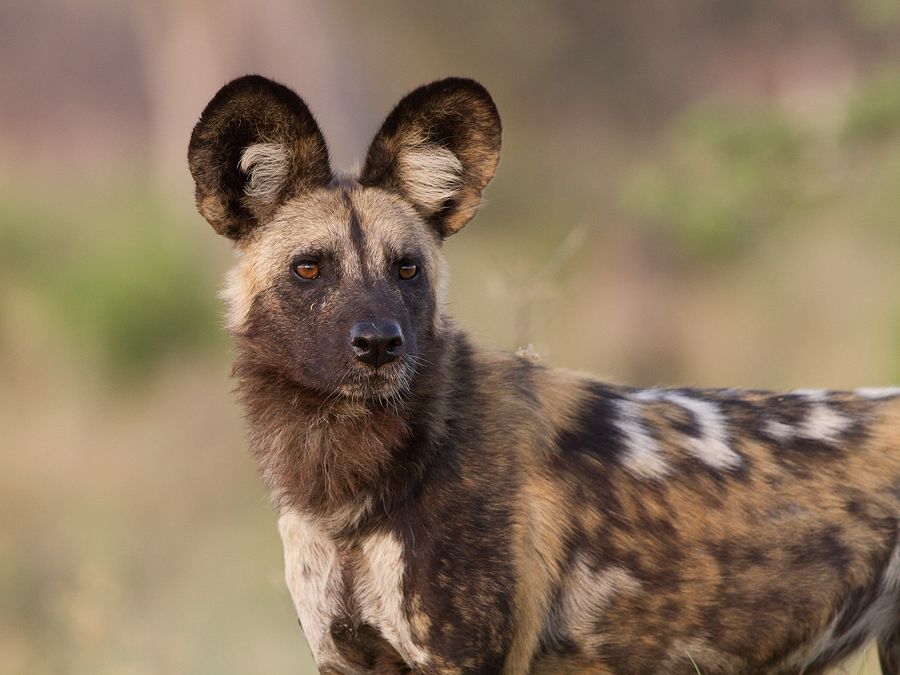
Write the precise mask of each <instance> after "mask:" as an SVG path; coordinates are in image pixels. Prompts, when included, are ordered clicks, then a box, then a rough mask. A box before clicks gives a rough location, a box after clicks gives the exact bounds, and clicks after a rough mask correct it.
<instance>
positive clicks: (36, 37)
mask: <svg viewBox="0 0 900 675" xmlns="http://www.w3.org/2000/svg"><path fill="white" fill-rule="evenodd" d="M247 72H259V73H263V74H266V75H269V76H271V77H274V78H276V79H279V80H281V81H283V82H284V83H286V84H289V85H291V86H292V87H294V88H295V89H296V90H297V91H298V92H299V93H300V94H301V95H302V96H303V97H304V98H305V100H306V101H307V102H308V103H309V105H310V106H311V108H312V109H313V110H314V111H315V113H316V114H317V116H318V118H319V120H320V123H321V125H322V127H323V129H324V132H325V134H326V137H327V138H328V140H329V143H330V145H331V149H332V154H333V158H334V164H335V165H336V166H337V167H339V168H343V169H352V168H353V166H354V163H355V161H356V158H358V157H360V156H361V155H362V154H363V153H364V151H365V148H366V144H367V142H368V141H369V139H370V138H371V136H372V134H373V133H374V132H375V130H376V129H377V127H378V125H379V124H380V121H381V120H382V119H383V117H384V115H386V114H387V112H388V111H389V109H390V107H391V106H392V105H393V104H394V103H395V102H396V101H397V100H398V99H399V98H400V96H402V95H403V94H404V93H406V92H407V91H409V90H410V89H411V88H413V87H415V86H417V85H419V84H422V83H425V82H428V81H431V80H433V79H436V78H438V77H443V76H446V75H452V74H454V75H464V76H469V77H474V78H476V79H478V80H480V81H482V82H483V83H484V84H485V85H486V86H487V87H488V89H489V90H490V91H491V92H492V93H493V94H494V96H495V99H496V102H497V104H498V106H499V109H500V111H501V115H502V117H503V120H504V127H505V131H504V141H503V143H504V149H503V159H502V161H501V164H500V169H499V172H498V174H497V176H496V178H495V180H494V182H493V184H492V185H491V186H490V187H489V188H488V191H487V194H486V196H487V200H486V204H485V206H484V207H483V209H482V211H481V213H480V214H479V216H478V217H477V218H476V219H475V220H474V221H473V222H472V223H470V225H469V226H468V227H467V228H466V229H465V230H464V231H463V232H462V233H461V234H460V235H458V236H455V237H453V238H452V239H451V240H449V241H448V242H447V244H446V251H447V255H448V257H449V259H450V263H451V269H452V271H453V281H452V293H451V295H452V304H453V306H452V311H453V313H454V314H455V315H456V316H457V317H458V318H459V320H460V322H462V323H463V324H464V325H466V326H468V327H470V328H471V330H472V331H473V332H474V333H476V334H477V335H478V336H480V338H481V339H483V340H484V341H486V342H489V343H492V344H494V345H497V346H499V347H503V348H506V349H516V348H518V347H520V346H525V345H527V344H532V345H533V346H534V349H535V350H536V351H537V352H538V353H539V354H540V355H541V356H542V357H543V358H544V360H545V361H548V362H550V363H553V364H555V365H559V366H565V367H570V368H578V369H585V370H591V371H594V372H596V373H599V374H601V375H603V376H605V377H608V378H610V379H613V380H616V381H620V382H626V383H633V384H640V385H653V384H671V385H681V384H691V385H701V386H746V387H766V388H792V387H826V388H852V387H857V386H864V385H865V386H876V385H887V384H891V383H893V384H896V383H898V382H900V215H898V214H900V3H897V2H896V0H793V1H792V2H782V1H780V0H632V1H631V2H598V1H597V0H517V1H512V0H502V1H501V0H495V1H486V0H460V1H458V2H452V3H448V2H442V1H440V0H374V1H373V0H330V1H328V2H325V1H316V0H221V1H220V0H125V1H123V0H3V1H2V3H0V673H23V674H24V673H29V674H32V673H33V674H41V673H72V674H85V675H87V674H90V675H99V674H105V673H110V674H113V673H115V674H129V675H131V674H134V675H138V674H143V673H210V674H213V673H215V674H223V673H247V672H251V673H287V672H292V673H293V672H306V673H312V672H314V670H313V666H312V662H311V660H310V658H309V656H308V653H307V651H306V647H305V643H304V641H303V638H302V636H301V632H300V630H299V628H298V626H297V622H296V619H295V616H294V613H293V609H292V607H291V603H290V599H289V597H288V593H287V591H286V589H285V587H284V583H283V581H282V563H281V548H280V542H279V540H278V535H277V531H276V527H275V518H274V516H273V514H272V511H271V508H270V506H269V503H268V501H267V499H266V496H265V494H264V492H263V489H262V485H261V482H260V480H259V479H258V477H257V475H256V470H255V467H254V465H253V462H252V460H251V458H250V454H249V451H248V447H247V441H246V438H245V435H244V430H243V426H242V422H241V419H240V411H239V410H238V409H237V407H236V406H235V404H234V403H233V401H232V398H231V394H230V390H231V389H232V386H233V385H232V383H231V382H230V380H229V368H230V365H229V364H230V359H231V355H230V353H229V346H228V343H227V340H226V339H225V337H224V335H223V333H222V330H221V318H220V305H219V301H218V299H217V297H216V292H217V289H218V288H219V285H220V279H221V276H222V274H223V272H224V271H225V269H226V268H227V267H228V265H229V264H230V263H231V261H232V254H231V251H230V248H229V245H228V243H227V242H226V241H225V240H224V239H222V238H220V237H217V236H215V234H214V233H213V231H212V229H211V228H210V227H209V226H208V225H207V224H206V222H205V221H203V220H202V219H201V218H200V216H198V215H197V214H196V212H195V210H194V206H193V186H192V183H191V179H190V176H189V174H188V171H187V166H186V161H185V150H186V146H187V142H188V138H189V135H190V131H191V128H192V126H193V124H194V122H195V121H196V119H197V116H198V115H199V113H200V111H201V110H202V108H203V106H204V105H205V104H206V102H207V101H208V100H209V99H210V98H211V96H212V95H213V94H214V93H215V91H216V90H217V89H218V88H219V87H220V86H221V85H222V84H223V83H224V82H225V81H227V80H228V79H230V78H232V77H235V76H238V75H241V74H244V73H247ZM873 661H874V659H869V663H868V668H869V672H873V671H874V672H877V666H875V665H874V664H873ZM861 667H865V664H863V666H861Z"/></svg>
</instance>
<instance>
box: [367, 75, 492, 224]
mask: <svg viewBox="0 0 900 675" xmlns="http://www.w3.org/2000/svg"><path fill="white" fill-rule="evenodd" d="M499 160H500V115H499V114H498V113H497V108H496V106H495V105H494V102H493V100H491V96H490V94H488V92H487V90H486V89H485V88H484V87H482V86H481V85H480V84H478V83H477V82H475V81H474V80H467V79H462V78H455V77H451V78H447V79H445V80H438V81H437V82H432V83H431V84H428V85H425V86H424V87H419V88H418V89H416V90H415V91H413V92H412V93H410V94H407V95H406V96H405V97H404V98H403V99H402V100H401V101H400V103H398V104H397V107H396V108H394V110H393V111H392V112H391V114H390V115H388V117H387V119H386V120H385V121H384V124H382V126H381V129H380V130H379V131H378V133H377V134H376V135H375V139H374V140H373V141H372V145H371V146H370V147H369V152H368V154H367V155H366V161H365V164H364V165H363V169H362V173H361V174H360V179H359V180H360V183H361V184H363V185H367V186H370V187H380V188H383V189H386V190H390V191H392V192H396V193H398V194H400V195H401V196H403V197H404V198H405V199H407V200H408V201H409V202H410V203H411V204H412V205H413V206H414V207H415V208H416V210H417V211H418V212H419V213H420V214H421V215H422V217H423V218H425V220H426V221H427V222H429V223H430V224H431V226H432V227H434V228H435V229H436V230H437V232H438V233H439V234H440V236H441V237H442V238H443V237H449V236H450V235H451V234H453V233H454V232H457V231H458V230H460V229H462V227H463V226H464V225H465V224H466V223H467V222H469V220H471V218H472V216H474V215H475V211H477V210H478V205H479V203H480V202H481V191H482V190H483V189H484V188H485V186H486V185H487V184H488V182H490V180H491V178H492V177H493V175H494V170H495V169H496V168H497V162H498V161H499Z"/></svg>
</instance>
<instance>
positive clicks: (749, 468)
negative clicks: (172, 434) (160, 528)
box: [189, 76, 900, 675]
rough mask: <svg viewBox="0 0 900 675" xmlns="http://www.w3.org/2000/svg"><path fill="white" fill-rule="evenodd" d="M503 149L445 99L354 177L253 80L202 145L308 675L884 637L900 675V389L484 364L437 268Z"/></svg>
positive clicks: (467, 92) (749, 664)
mask: <svg viewBox="0 0 900 675" xmlns="http://www.w3.org/2000/svg"><path fill="white" fill-rule="evenodd" d="M499 151H500V120H499V117H498V115H497V111H496V108H495V107H494V104H493V102H492V101H491V98H490V96H489V95H488V93H487V92H486V91H485V90H484V89H483V88H482V87H481V86H480V85H478V84H477V83H475V82H472V81H470V80H463V79H454V78H451V79H447V80H441V81H438V82H434V83H432V84H430V85H427V86H425V87H421V88H419V89H417V90H415V91H414V92H412V93H411V94H409V95H408V96H407V97H405V98H404V99H403V100H402V101H401V102H400V103H399V104H398V106H397V107H396V108H395V109H394V111H393V112H392V113H391V114H390V115H389V116H388V118H387V119H386V120H385V122H384V124H383V126H382V127H381V129H380V131H379V132H378V134H377V135H376V137H375V139H374V141H373V142H372V145H371V147H370V149H369V151H368V154H367V157H366V160H365V162H364V164H363V166H362V169H361V171H360V172H359V174H358V175H354V176H348V175H338V174H335V173H333V171H332V169H331V167H330V164H329V160H328V151H327V147H326V145H325V141H324V138H323V136H322V134H321V132H320V130H319V128H318V126H317V124H316V122H315V120H314V119H313V117H312V115H311V114H310V112H309V110H308V109H307V107H306V105H305V104H304V103H303V101H301V100H300V98H299V97H297V95H296V94H294V93H293V92H292V91H290V90H289V89H287V88H285V87H283V86H281V85H278V84H275V83H273V82H271V81H269V80H266V79H264V78H261V77H257V76H248V77H244V78H240V79H238V80H235V81H234V82H231V83H230V84H228V85H226V86H225V87H224V88H223V89H222V90H221V91H220V92H219V93H218V94H217V95H216V96H215V98H213V100H212V101H211V102H210V104H209V106H207V108H206V110H205V111H204V113H203V115H202V117H201V119H200V121H199V122H198V124H197V126H196V128H195V130H194V134H193V136H192V138H191V143H190V149H189V161H190V167H191V172H192V174H193V176H194V179H195V181H196V186H197V202H198V206H199V209H200V212H201V213H202V214H203V216H204V217H205V218H206V219H207V220H208V221H209V222H210V223H211V224H212V225H213V227H214V228H215V229H216V231H217V232H219V233H221V234H223V235H225V236H227V237H229V238H230V239H232V240H233V242H234V245H235V247H236V249H237V250H238V252H239V254H240V261H239V263H238V264H237V266H236V268H235V269H234V271H233V272H232V273H231V275H230V277H229V281H228V285H227V290H226V293H225V295H226V299H227V302H228V310H227V325H228V330H229V331H230V333H231V334H232V336H233V338H234V341H235V344H236V348H237V361H236V364H235V373H236V376H237V377H238V378H239V387H238V389H239V393H240V397H241V400H242V401H243V404H244V406H245V408H246V415H247V420H248V422H249V427H250V431H251V435H252V440H253V447H254V450H255V453H256V456H257V458H258V460H259V465H260V467H261V471H262V474H263V476H264V478H265V481H266V483H267V485H268V487H269V489H270V491H271V493H272V496H273V499H274V502H275V504H276V506H277V509H278V513H279V517H280V520H279V527H280V531H281V536H282V539H283V541H284V548H285V561H286V566H287V581H288V586H289V587H290V591H291V594H292V597H293V599H294V603H295V606H296V609H297V613H298V616H299V618H300V622H301V624H302V626H303V630H304V631H305V633H306V637H307V640H308V641H309V645H310V648H311V649H312V652H313V654H314V656H315V659H316V662H317V664H318V666H319V668H320V670H321V671H322V672H323V673H342V674H344V673H346V674H351V673H353V674H355V673H360V674H362V673H421V674H423V675H425V674H435V675H437V674H439V673H473V674H474V673H504V674H507V675H519V674H521V675H525V674H529V673H530V674H534V675H539V674H542V673H597V674H604V675H606V674H610V675H612V674H618V675H628V674H638V673H680V674H685V675H686V674H688V673H692V672H695V665H694V663H696V667H698V668H699V670H700V672H701V673H703V675H716V674H723V675H728V674H732V673H750V672H752V673H772V674H777V673H815V672H819V671H821V670H822V669H823V668H824V667H825V666H827V665H830V664H833V663H835V662H836V661H838V660H840V659H841V658H843V657H844V656H846V655H847V654H849V653H851V652H852V651H853V650H856V649H858V648H859V647H861V646H862V645H863V644H865V643H866V642H867V641H868V640H870V639H872V638H876V639H877V640H878V644H879V656H880V658H881V663H882V667H883V669H884V670H885V672H886V673H892V674H894V675H900V638H898V628H900V606H898V602H900V548H898V546H900V540H898V524H900V390H898V389H875V390H859V391H856V392H849V393H837V392H823V391H795V392H791V393H783V394H778V393H770V392H756V391H749V392H747V391H735V390H715V391H709V390H694V389H672V390H665V389H649V390H640V389H630V388H625V387H619V386H613V385H610V384H605V383H603V382H600V381H597V380H594V379H591V378H589V377H584V376H580V375H575V374H572V373H567V372H563V371H559V370H554V369H550V368H547V367H545V366H543V365H540V364H537V363H534V362H533V361H532V360H530V359H525V358H520V357H518V356H514V355H510V354H506V353H502V352H498V351H494V350H490V349H486V348H484V347H481V346H479V345H478V344H476V343H474V342H473V341H472V340H471V339H469V338H468V337H467V336H466V335H465V334H464V333H462V332H461V331H459V330H458V329H457V328H456V327H455V326H454V324H453V322H452V321H451V320H450V319H449V318H448V317H447V316H446V314H445V308H444V304H445V286H446V270H445V263H444V259H443V257H442V255H441V242H442V241H443V239H444V238H446V237H447V236H449V235H451V234H453V233H455V232H456V231H458V230H459V229H460V228H462V227H463V225H465V224H466V222H468V221H469V219H470V218H471V217H472V216H473V215H474V213H475V211H476V209H477V208H478V205H479V200H480V195H481V191H482V190H483V189H484V187H485V186H486V185H487V183H488V181H490V179H491V177H492V176H493V173H494V169H495V168H496V165H497V161H498V159H499Z"/></svg>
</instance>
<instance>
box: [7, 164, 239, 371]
mask: <svg viewBox="0 0 900 675" xmlns="http://www.w3.org/2000/svg"><path fill="white" fill-rule="evenodd" d="M147 184H148V181H147V180H146V179H145V178H141V177H135V178H133V179H130V180H128V179H125V180H118V181H116V182H114V183H111V184H105V185H102V186H91V185H84V186H78V189H77V190H75V189H73V188H72V186H69V187H68V192H67V193H66V194H62V195H59V194H57V195H54V198H53V199H46V198H44V199H40V198H39V197H37V196H35V195H33V194H29V193H28V192H27V191H24V190H23V191H20V192H18V193H13V192H11V191H10V190H9V189H7V191H6V193H5V194H3V195H2V196H0V205H2V208H0V265H2V266H3V269H4V272H3V274H4V276H6V277H7V280H8V281H9V282H15V283H18V284H22V285H26V286H27V287H29V288H30V289H32V290H33V291H34V293H35V295H36V297H38V298H39V299H40V303H41V305H42V307H43V309H44V311H45V312H46V320H47V323H48V325H49V326H53V329H54V330H55V331H58V333H59V335H60V336H61V337H63V339H64V341H65V342H66V343H67V344H69V346H70V347H71V348H73V349H74V350H75V351H79V352H83V353H85V355H90V356H91V357H92V358H91V361H92V363H93V364H94V365H97V364H99V365H100V367H102V368H104V369H105V370H106V371H107V373H108V374H109V375H111V376H113V377H130V376H139V375H140V376H143V375H147V374H148V373H150V372H152V371H153V370H154V369H155V368H156V367H157V366H159V364H160V363H161V362H162V361H164V360H165V359H166V358H169V357H171V356H172V355H173V354H178V353H181V352H183V351H185V350H188V351H190V350H194V351H197V350H199V351H206V350H207V349H208V348H209V347H211V346H215V347H217V348H222V347H224V345H225V344H226V343H225V341H224V338H223V337H222V336H221V331H220V330H217V328H218V326H219V324H220V321H219V315H220V308H219V303H218V300H217V298H216V289H217V288H218V286H219V284H220V279H219V278H218V277H219V272H220V269H219V266H216V265H213V264H211V261H210V255H209V249H210V246H209V245H208V244H209V242H206V241H203V242H201V240H200V238H199V237H196V236H192V234H191V233H192V230H194V229H197V230H200V229H201V227H200V226H201V225H202V224H203V222H202V220H200V219H199V218H191V219H189V218H186V217H183V216H181V217H179V216H177V215H176V214H183V213H185V209H173V208H172V205H171V203H170V198H167V197H166V196H164V195H163V194H162V192H160V191H154V190H152V189H148V188H146V187H145V186H146V185H147ZM204 234H205V232H204Z"/></svg>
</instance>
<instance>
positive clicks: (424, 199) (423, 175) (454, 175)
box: [399, 144, 463, 213]
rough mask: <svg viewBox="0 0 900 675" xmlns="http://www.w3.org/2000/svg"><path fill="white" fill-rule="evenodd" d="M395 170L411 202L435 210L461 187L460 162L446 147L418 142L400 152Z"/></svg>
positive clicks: (451, 197) (461, 168)
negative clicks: (418, 143)
mask: <svg viewBox="0 0 900 675" xmlns="http://www.w3.org/2000/svg"><path fill="white" fill-rule="evenodd" d="M399 165H400V166H399V169H400V171H399V174H400V178H401V180H402V181H403V188H404V190H405V191H406V194H407V196H409V198H410V199H411V200H412V201H413V203H414V204H418V205H419V206H422V207H424V208H425V209H426V210H427V211H429V212H432V213H433V212H435V211H437V210H438V209H440V208H441V206H443V205H444V202H446V201H447V200H448V199H453V198H454V197H455V196H456V195H457V194H459V192H460V190H461V189H462V187H463V182H462V174H463V165H462V162H460V161H459V159H458V158H457V157H456V155H454V154H453V153H452V152H450V151H449V150H448V149H447V148H442V147H441V146H439V145H433V144H421V145H412V146H410V147H407V148H405V149H404V150H403V152H401V153H400V157H399Z"/></svg>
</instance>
